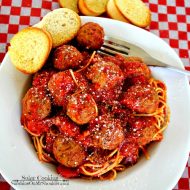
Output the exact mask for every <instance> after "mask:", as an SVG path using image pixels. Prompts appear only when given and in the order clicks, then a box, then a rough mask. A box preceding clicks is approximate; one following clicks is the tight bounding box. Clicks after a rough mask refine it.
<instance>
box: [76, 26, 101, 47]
mask: <svg viewBox="0 0 190 190" xmlns="http://www.w3.org/2000/svg"><path fill="white" fill-rule="evenodd" d="M76 40H77V42H78V45H79V46H81V47H84V48H86V49H91V50H97V49H99V48H100V47H101V46H102V44H103V43H104V30H103V28H102V27H101V26H100V25H99V24H97V23H93V22H88V23H86V24H84V25H83V26H82V27H81V28H80V30H79V31H78V34H77V37H76Z"/></svg>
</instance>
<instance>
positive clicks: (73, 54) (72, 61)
mask: <svg viewBox="0 0 190 190" xmlns="http://www.w3.org/2000/svg"><path fill="white" fill-rule="evenodd" d="M82 60H83V56H82V54H81V53H80V52H79V51H78V50H77V49H76V48H75V47H74V46H71V45H62V46H60V47H58V48H57V49H56V50H55V52H54V54H53V64H54V67H55V68H57V69H59V70H66V69H69V68H78V67H79V65H80V63H81V62H82Z"/></svg>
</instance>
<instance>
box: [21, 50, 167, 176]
mask: <svg viewBox="0 0 190 190" xmlns="http://www.w3.org/2000/svg"><path fill="white" fill-rule="evenodd" d="M94 56H95V52H94V53H93V54H92V55H91V57H90V58H89V60H88V61H87V65H86V66H84V67H83V68H82V69H79V70H77V71H73V70H72V69H71V68H69V70H67V71H60V72H54V74H53V75H52V76H51V77H49V75H48V74H47V72H48V71H47V70H46V71H45V72H46V76H48V77H49V78H48V79H44V78H43V81H44V83H43V86H32V87H31V88H40V90H41V91H43V93H41V94H40V96H37V95H36V94H35V95H34V94H32V93H31V94H30V96H29V95H27V94H26V95H25V97H24V99H23V102H22V104H23V108H24V109H23V113H22V124H23V126H24V129H25V130H26V131H27V132H28V133H29V134H30V136H31V138H32V141H33V144H34V147H35V149H36V152H37V155H38V158H39V160H40V161H42V162H50V163H54V164H55V165H58V172H59V173H60V174H61V175H62V176H63V177H79V176H80V177H89V178H98V179H100V180H105V179H110V180H113V179H115V178H116V176H117V173H118V172H120V171H123V170H125V168H126V167H127V166H129V165H133V164H135V163H136V162H137V160H138V158H139V156H140V152H143V153H144V155H145V157H146V158H147V159H149V158H150V156H149V154H148V152H147V150H146V149H147V145H148V144H150V143H151V142H152V141H160V140H162V138H163V137H162V133H163V131H164V130H165V129H166V127H167V124H168V122H169V113H168V107H167V102H166V98H167V94H166V93H167V92H166V86H165V85H164V83H163V82H161V81H159V80H156V79H154V78H153V77H151V76H150V73H149V69H148V67H147V66H146V65H145V64H144V63H142V62H138V61H137V62H134V63H133V66H131V68H130V64H128V67H126V65H127V64H126V63H125V61H124V62H122V61H121V57H120V59H118V57H117V56H116V57H101V56H100V55H99V54H96V56H99V58H98V60H97V61H96V62H95V61H94V60H93V59H94ZM123 59H125V58H122V60H123ZM131 60H132V59H131ZM134 60H135V59H134ZM119 61H120V63H119V64H118V62H119ZM124 63H125V64H126V65H124ZM135 64H136V66H135ZM139 68H140V69H139ZM141 69H142V71H143V72H141ZM49 71H50V72H51V71H52V69H49ZM40 72H43V70H42V71H40ZM51 73H52V72H51ZM81 73H82V74H81ZM131 73H132V75H131ZM144 73H146V75H145V74H144ZM38 76H39V78H38ZM41 76H42V74H40V73H39V75H37V76H35V80H40V77H41ZM147 76H148V77H147ZM55 79H56V80H55ZM33 84H36V83H34V82H33ZM40 84H41V83H40ZM126 84H127V85H126ZM81 86H82V88H81ZM134 89H135V90H134ZM136 89H137V90H136ZM139 89H140V90H139ZM41 91H40V92H41ZM44 94H46V95H45V96H44ZM89 94H90V95H89ZM126 94H127V95H126ZM72 96H77V99H75V101H73V102H70V101H71V97H72ZM48 98H50V99H51V111H50V109H49V102H48V101H44V99H48ZM87 98H89V99H87ZM42 102H43V103H42ZM90 102H91V104H90ZM92 102H93V104H92ZM46 103H47V104H48V105H47V106H46ZM71 103H72V104H71ZM68 105H70V107H69V109H71V111H70V112H69V114H67V109H68V107H67V106H68ZM92 105H93V108H96V112H95V115H94V118H93V117H92V118H91V120H90V121H89V122H88V123H85V122H83V124H82V125H79V124H77V122H75V120H76V121H77V118H80V120H84V121H85V119H84V118H85V117H87V116H88V114H91V113H90V112H91V107H89V106H92ZM139 105H140V106H139ZM76 106H77V110H78V111H77V113H76V110H75V109H74V110H72V109H73V108H74V107H76ZM86 110H87V111H86ZM31 112H32V114H31ZM44 112H45V113H46V115H45V116H44V114H43V113H44ZM35 114H36V115H37V116H38V117H35ZM70 114H73V115H70ZM31 117H32V118H31ZM73 117H75V118H74V119H73ZM28 121H32V122H28ZM68 171H69V172H68Z"/></svg>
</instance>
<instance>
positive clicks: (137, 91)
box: [121, 84, 159, 114]
mask: <svg viewBox="0 0 190 190" xmlns="http://www.w3.org/2000/svg"><path fill="white" fill-rule="evenodd" d="M121 104H123V105H125V106H126V107H128V108H130V109H131V110H132V111H135V112H138V113H147V114H149V113H153V112H155V111H156V109H157V108H158V104H159V97H158V94H157V92H156V90H155V89H154V88H153V87H152V86H150V85H142V84H141V85H140V84H136V85H133V86H131V87H130V88H129V89H128V90H127V91H126V92H125V93H124V96H123V98H122V100H121Z"/></svg>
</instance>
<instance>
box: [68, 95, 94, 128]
mask: <svg viewBox="0 0 190 190" xmlns="http://www.w3.org/2000/svg"><path fill="white" fill-rule="evenodd" d="M67 115H68V116H69V117H70V118H71V119H72V120H73V121H74V122H75V123H77V124H79V125H82V124H85V123H88V122H89V121H90V120H92V119H94V118H95V117H96V116H97V115H98V108H97V105H96V102H95V101H94V99H93V97H92V96H91V95H90V94H87V93H83V92H82V93H76V94H73V95H72V96H71V98H70V99H69V102H68V105H67Z"/></svg>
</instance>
